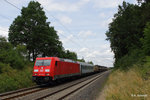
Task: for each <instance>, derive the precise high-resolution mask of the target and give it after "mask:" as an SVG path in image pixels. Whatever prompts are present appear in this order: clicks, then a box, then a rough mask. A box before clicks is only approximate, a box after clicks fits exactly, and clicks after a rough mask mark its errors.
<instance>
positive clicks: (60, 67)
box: [32, 57, 96, 84]
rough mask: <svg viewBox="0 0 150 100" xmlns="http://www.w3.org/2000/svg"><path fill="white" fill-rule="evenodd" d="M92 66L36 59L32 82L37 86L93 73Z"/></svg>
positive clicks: (81, 63)
mask: <svg viewBox="0 0 150 100" xmlns="http://www.w3.org/2000/svg"><path fill="white" fill-rule="evenodd" d="M95 71H96V70H95V68H94V65H92V64H87V63H83V62H76V61H73V60H69V59H62V58H58V57H41V58H36V61H35V64H34V68H33V75H32V80H33V81H34V82H36V83H37V84H45V83H51V82H54V81H56V80H61V79H65V78H70V77H78V76H83V75H87V74H91V73H94V72H95Z"/></svg>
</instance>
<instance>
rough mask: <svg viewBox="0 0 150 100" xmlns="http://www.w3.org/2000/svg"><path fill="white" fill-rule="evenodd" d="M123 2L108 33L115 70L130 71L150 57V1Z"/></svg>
mask: <svg viewBox="0 0 150 100" xmlns="http://www.w3.org/2000/svg"><path fill="white" fill-rule="evenodd" d="M137 2H138V4H130V3H127V2H125V1H123V3H122V5H119V6H118V12H117V13H115V14H114V18H113V20H112V22H111V23H110V24H109V29H108V31H107V32H106V36H107V39H106V40H108V41H110V44H111V45H110V46H111V50H112V51H113V52H114V58H115V63H114V67H115V68H121V69H129V68H130V67H131V66H132V65H133V64H142V62H144V61H145V59H146V57H147V56H150V13H149V12H150V0H137Z"/></svg>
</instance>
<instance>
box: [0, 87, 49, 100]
mask: <svg viewBox="0 0 150 100" xmlns="http://www.w3.org/2000/svg"><path fill="white" fill-rule="evenodd" d="M42 86H44V85H37V86H33V87H30V88H24V89H19V90H16V91H11V92H6V93H2V94H0V100H11V99H14V98H17V97H21V96H25V95H28V94H30V93H33V92H38V91H41V90H44V89H46V88H40V87H42Z"/></svg>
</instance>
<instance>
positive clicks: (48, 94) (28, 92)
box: [0, 72, 105, 100]
mask: <svg viewBox="0 0 150 100" xmlns="http://www.w3.org/2000/svg"><path fill="white" fill-rule="evenodd" d="M104 73H105V72H104ZM104 73H101V74H95V75H91V76H88V77H84V78H81V79H79V80H75V81H72V82H69V83H65V84H62V85H58V86H54V87H42V88H41V86H35V87H31V88H26V89H21V90H17V91H14V92H8V93H4V94H0V100H13V99H20V100H27V99H34V100H41V99H47V100H49V98H51V100H52V99H54V100H62V99H64V98H66V97H68V96H70V95H71V94H73V93H75V92H76V91H78V90H80V89H81V88H83V87H86V86H87V85H88V84H91V83H92V82H94V81H95V80H97V79H98V78H99V77H101V76H102V75H103V74H104Z"/></svg>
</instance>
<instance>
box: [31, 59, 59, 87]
mask: <svg viewBox="0 0 150 100" xmlns="http://www.w3.org/2000/svg"><path fill="white" fill-rule="evenodd" d="M57 60H58V58H56V57H44V58H36V61H35V64H34V68H33V75H32V80H33V81H34V82H36V83H37V84H44V83H49V82H51V81H52V79H53V76H54V75H53V74H54V73H53V72H54V70H53V68H54V66H55V61H57Z"/></svg>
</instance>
